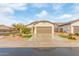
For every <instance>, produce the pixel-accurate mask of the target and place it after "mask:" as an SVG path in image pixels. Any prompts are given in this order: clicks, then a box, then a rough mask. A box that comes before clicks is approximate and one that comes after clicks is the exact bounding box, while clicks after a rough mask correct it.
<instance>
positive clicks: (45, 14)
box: [36, 10, 48, 18]
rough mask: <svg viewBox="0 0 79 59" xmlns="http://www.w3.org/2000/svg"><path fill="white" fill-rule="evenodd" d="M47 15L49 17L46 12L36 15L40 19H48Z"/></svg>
mask: <svg viewBox="0 0 79 59" xmlns="http://www.w3.org/2000/svg"><path fill="white" fill-rule="evenodd" d="M47 15H48V12H47V11H45V10H43V11H41V12H40V13H39V14H36V16H37V17H38V18H42V17H46V16H47Z"/></svg>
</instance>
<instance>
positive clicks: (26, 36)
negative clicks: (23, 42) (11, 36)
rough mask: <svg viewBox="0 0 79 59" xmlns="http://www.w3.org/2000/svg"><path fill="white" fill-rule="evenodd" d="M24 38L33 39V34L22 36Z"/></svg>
mask: <svg viewBox="0 0 79 59" xmlns="http://www.w3.org/2000/svg"><path fill="white" fill-rule="evenodd" d="M22 37H23V38H31V37H32V35H31V34H30V35H28V34H25V35H22Z"/></svg>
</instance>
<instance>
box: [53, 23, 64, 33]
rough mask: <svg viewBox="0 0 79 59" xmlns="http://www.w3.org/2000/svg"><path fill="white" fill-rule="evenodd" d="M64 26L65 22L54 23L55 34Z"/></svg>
mask: <svg viewBox="0 0 79 59" xmlns="http://www.w3.org/2000/svg"><path fill="white" fill-rule="evenodd" d="M62 24H64V23H63V22H54V32H58V29H59V25H62Z"/></svg>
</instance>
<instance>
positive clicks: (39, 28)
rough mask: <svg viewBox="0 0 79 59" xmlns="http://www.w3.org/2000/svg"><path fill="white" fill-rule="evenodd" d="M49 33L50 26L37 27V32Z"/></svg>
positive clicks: (50, 30)
mask: <svg viewBox="0 0 79 59" xmlns="http://www.w3.org/2000/svg"><path fill="white" fill-rule="evenodd" d="M44 33H45V34H49V33H50V34H51V33H52V27H37V34H44Z"/></svg>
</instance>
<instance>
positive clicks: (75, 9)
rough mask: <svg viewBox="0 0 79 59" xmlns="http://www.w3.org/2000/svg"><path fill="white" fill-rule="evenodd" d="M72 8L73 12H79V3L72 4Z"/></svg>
mask: <svg viewBox="0 0 79 59" xmlns="http://www.w3.org/2000/svg"><path fill="white" fill-rule="evenodd" d="M72 8H73V12H79V4H78V3H77V4H74V5H73V6H72Z"/></svg>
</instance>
